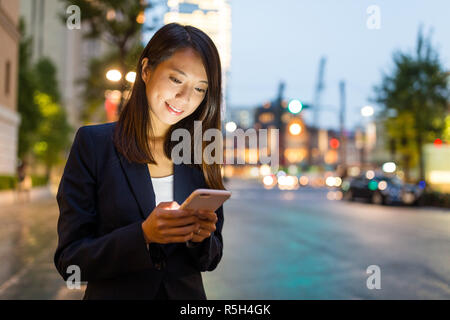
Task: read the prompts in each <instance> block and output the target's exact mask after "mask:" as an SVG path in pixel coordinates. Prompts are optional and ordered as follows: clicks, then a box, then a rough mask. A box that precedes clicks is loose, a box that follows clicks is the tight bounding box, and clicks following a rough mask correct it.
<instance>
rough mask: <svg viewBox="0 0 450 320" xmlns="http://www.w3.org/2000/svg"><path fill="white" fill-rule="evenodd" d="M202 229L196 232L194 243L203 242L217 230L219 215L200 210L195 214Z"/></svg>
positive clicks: (193, 238)
mask: <svg viewBox="0 0 450 320" xmlns="http://www.w3.org/2000/svg"><path fill="white" fill-rule="evenodd" d="M194 214H195V215H196V216H197V223H198V224H199V225H200V227H199V228H198V229H197V230H196V231H194V236H193V237H192V239H191V241H192V242H202V241H203V240H205V239H206V238H208V237H210V236H211V234H212V233H213V232H214V231H215V230H216V222H217V215H216V213H215V212H214V211H205V210H199V211H195V213H194Z"/></svg>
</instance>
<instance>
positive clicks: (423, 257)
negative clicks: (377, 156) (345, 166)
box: [0, 180, 450, 300]
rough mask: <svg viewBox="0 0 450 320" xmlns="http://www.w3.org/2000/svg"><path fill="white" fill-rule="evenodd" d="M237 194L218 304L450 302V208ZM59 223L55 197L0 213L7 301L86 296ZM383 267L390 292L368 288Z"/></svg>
mask: <svg viewBox="0 0 450 320" xmlns="http://www.w3.org/2000/svg"><path fill="white" fill-rule="evenodd" d="M227 188H228V189H229V190H231V191H232V192H233V195H232V198H231V199H230V200H229V201H227V203H226V204H225V205H224V213H225V223H224V228H223V237H224V256H223V259H222V261H221V262H220V264H219V266H218V267H217V268H216V269H215V270H214V271H212V272H205V273H203V279H204V285H205V289H206V294H207V297H208V299H290V300H294V299H450V250H449V249H450V211H449V210H444V209H436V208H410V207H387V206H374V205H370V204H366V203H360V202H351V203H349V202H344V201H330V200H327V197H326V193H327V190H319V189H310V188H304V189H299V190H295V191H279V190H264V189H263V188H262V187H261V186H260V185H259V184H258V183H254V182H249V181H242V180H232V181H230V182H229V183H228V184H227ZM57 217H58V208H57V205H56V202H55V200H54V199H53V198H51V199H47V200H40V201H37V202H33V203H31V204H21V205H14V206H8V207H0V221H1V223H0V261H1V264H0V299H80V298H81V297H82V295H83V290H70V289H68V288H67V287H66V286H65V283H64V281H63V280H62V278H61V277H60V276H59V274H58V273H57V271H56V269H55V268H54V266H53V260H52V259H53V253H54V249H55V247H56V221H57ZM373 265H376V266H378V267H379V271H380V273H379V275H380V276H379V284H380V289H368V287H367V279H368V278H369V277H370V276H371V275H372V274H368V273H367V272H366V270H367V268H368V267H369V266H373ZM371 283H372V281H371ZM82 289H83V288H82Z"/></svg>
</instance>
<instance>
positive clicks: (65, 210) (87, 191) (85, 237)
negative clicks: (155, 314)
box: [54, 127, 153, 281]
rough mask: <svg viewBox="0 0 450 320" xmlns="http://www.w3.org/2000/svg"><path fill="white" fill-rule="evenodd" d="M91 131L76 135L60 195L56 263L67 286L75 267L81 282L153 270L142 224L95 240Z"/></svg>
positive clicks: (93, 165)
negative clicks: (78, 270) (71, 267)
mask: <svg viewBox="0 0 450 320" xmlns="http://www.w3.org/2000/svg"><path fill="white" fill-rule="evenodd" d="M88 129H89V127H81V128H80V129H78V131H77V133H76V135H75V139H74V142H73V145H72V148H71V150H70V153H69V157H68V160H67V163H66V166H65V168H64V172H63V175H62V178H61V182H60V184H59V188H58V192H57V195H56V199H57V202H58V206H59V212H60V214H59V218H58V225H57V231H58V245H57V249H56V252H55V255H54V263H55V266H56V268H57V270H58V272H59V273H60V274H61V276H62V277H63V278H64V280H66V281H67V278H68V277H69V276H70V275H71V274H68V273H67V270H68V267H69V266H71V265H76V266H78V267H79V268H80V271H81V279H80V281H91V280H97V279H106V278H113V277H116V276H118V275H121V274H124V273H131V272H138V271H142V270H144V269H148V268H152V267H153V262H152V259H151V255H150V254H149V251H148V250H147V247H146V244H145V239H144V234H143V231H142V227H141V222H142V221H138V222H135V223H132V224H130V225H128V226H124V227H121V228H118V229H116V230H114V231H112V232H111V233H109V234H105V235H102V236H98V235H97V230H98V223H99V216H98V212H97V210H96V186H97V183H96V160H95V159H96V157H95V146H94V143H93V141H92V139H91V137H90V134H89V130H88Z"/></svg>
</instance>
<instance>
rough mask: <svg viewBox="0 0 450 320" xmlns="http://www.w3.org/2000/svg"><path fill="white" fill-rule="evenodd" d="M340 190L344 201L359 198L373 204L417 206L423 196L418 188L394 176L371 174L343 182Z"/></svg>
mask: <svg viewBox="0 0 450 320" xmlns="http://www.w3.org/2000/svg"><path fill="white" fill-rule="evenodd" d="M368 177H369V178H370V179H369V178H368ZM341 189H342V192H343V199H345V200H350V201H353V200H355V199H357V198H359V199H365V200H366V201H368V202H371V203H374V204H395V203H399V204H407V205H413V204H418V203H419V202H420V199H421V197H422V194H423V190H422V189H421V188H420V187H419V186H416V185H412V184H406V183H404V182H403V181H401V180H400V179H399V178H398V177H396V176H394V175H392V176H387V175H384V174H373V173H372V174H367V173H365V174H362V175H360V176H357V177H355V178H352V179H350V180H345V181H344V182H343V183H342V185H341Z"/></svg>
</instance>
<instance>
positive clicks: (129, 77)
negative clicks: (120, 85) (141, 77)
mask: <svg viewBox="0 0 450 320" xmlns="http://www.w3.org/2000/svg"><path fill="white" fill-rule="evenodd" d="M125 79H126V80H127V81H128V82H130V83H134V81H136V72H134V71H130V72H128V73H127V75H126V76H125Z"/></svg>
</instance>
